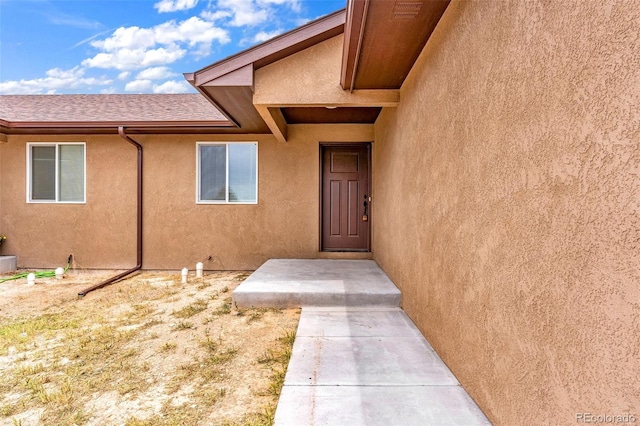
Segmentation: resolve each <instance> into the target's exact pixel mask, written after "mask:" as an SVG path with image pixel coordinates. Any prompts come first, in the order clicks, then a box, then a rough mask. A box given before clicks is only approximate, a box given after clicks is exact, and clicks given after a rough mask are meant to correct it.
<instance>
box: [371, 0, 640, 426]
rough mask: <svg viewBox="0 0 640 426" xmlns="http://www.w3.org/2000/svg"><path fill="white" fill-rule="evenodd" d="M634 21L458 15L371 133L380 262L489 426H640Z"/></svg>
mask: <svg viewBox="0 0 640 426" xmlns="http://www.w3.org/2000/svg"><path fill="white" fill-rule="evenodd" d="M639 123H640V7H638V2H637V1H622V2H613V1H605V2H573V1H569V2H559V1H546V2H541V1H510V2H509V1H474V2H457V1H454V2H452V4H451V5H450V6H449V8H448V10H447V11H446V13H445V15H444V17H443V20H442V21H441V23H440V24H439V26H438V28H437V29H436V32H435V34H434V36H433V38H432V39H431V40H430V41H429V43H428V44H427V46H426V47H425V49H424V51H423V52H422V55H421V57H420V59H419V61H418V62H417V64H416V66H415V67H414V69H413V70H412V72H411V74H410V76H409V78H408V80H407V81H406V82H405V84H404V86H403V88H402V91H401V105H400V106H399V107H398V108H397V109H385V110H384V111H383V113H382V114H381V116H380V118H379V119H378V121H377V122H376V125H375V136H376V143H375V145H374V169H375V171H376V174H375V175H374V187H375V188H376V197H375V200H374V203H373V208H374V214H375V218H376V220H375V222H374V230H375V237H376V238H375V239H374V253H375V259H376V260H377V262H378V263H379V264H380V265H381V266H382V267H383V268H384V270H385V271H386V272H387V273H388V274H389V275H390V277H391V278H392V280H393V281H394V282H395V283H396V284H397V285H398V286H399V287H400V288H401V290H402V292H403V301H404V302H403V303H404V308H405V310H406V311H407V312H408V314H409V315H410V316H411V318H412V319H413V320H414V321H415V322H416V323H417V325H418V326H419V328H420V329H421V330H422V331H423V333H424V334H425V335H426V336H427V338H428V339H429V341H430V342H431V343H432V344H433V346H434V347H435V349H436V350H437V351H438V353H439V354H440V356H442V358H443V359H444V361H445V362H446V363H447V364H448V365H449V367H451V368H452V370H453V372H454V373H455V374H456V376H457V377H458V379H459V380H460V381H461V382H462V384H463V385H464V386H465V387H466V388H467V389H468V390H469V392H470V393H471V395H472V396H473V398H474V399H475V400H476V401H477V402H478V403H479V404H480V406H481V407H482V409H483V410H484V411H485V413H486V414H487V415H488V416H489V418H490V419H491V420H492V421H493V422H495V424H503V425H515V424H575V423H576V415H577V414H578V413H592V414H594V415H604V414H608V415H618V414H620V415H623V414H625V413H631V414H635V419H636V422H640V393H639V392H638V383H640V352H639V351H640V304H639V301H640V289H639V285H638V284H639V283H640V124H639Z"/></svg>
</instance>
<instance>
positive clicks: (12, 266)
mask: <svg viewBox="0 0 640 426" xmlns="http://www.w3.org/2000/svg"><path fill="white" fill-rule="evenodd" d="M17 265H18V261H17V258H16V256H0V274H4V273H5V272H12V271H15V270H16V269H17V268H18V266H17Z"/></svg>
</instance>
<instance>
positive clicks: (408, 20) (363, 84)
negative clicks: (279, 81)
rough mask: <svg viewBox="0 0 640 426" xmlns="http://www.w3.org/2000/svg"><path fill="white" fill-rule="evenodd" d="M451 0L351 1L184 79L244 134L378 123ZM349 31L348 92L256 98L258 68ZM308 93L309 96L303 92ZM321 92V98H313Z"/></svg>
mask: <svg viewBox="0 0 640 426" xmlns="http://www.w3.org/2000/svg"><path fill="white" fill-rule="evenodd" d="M449 2H450V0H395V1H390V0H348V5H347V9H346V10H340V11H338V12H335V13H333V14H331V15H328V16H325V17H323V18H320V19H318V20H316V21H313V22H310V23H308V24H306V25H304V26H302V27H300V28H297V29H295V30H293V31H291V32H288V33H285V34H282V35H280V36H278V37H276V38H274V39H271V40H269V41H267V42H265V43H262V44H260V45H257V46H255V47H252V48H250V49H248V50H245V51H244V52H240V53H238V54H236V55H233V56H231V57H229V58H227V59H224V60H222V61H220V62H217V63H215V64H212V65H210V66H208V67H206V68H203V69H201V70H199V71H196V72H194V73H188V74H185V78H186V79H187V81H189V82H190V83H191V84H192V85H193V86H194V87H195V88H196V89H197V90H198V91H199V92H200V93H202V94H203V95H204V96H205V97H206V98H207V99H208V100H209V101H210V102H212V103H213V104H214V105H215V106H216V107H217V108H218V109H219V110H220V111H221V112H222V114H223V115H224V116H225V117H227V119H228V120H229V121H230V122H232V123H234V125H235V126H236V127H237V128H238V129H239V130H241V131H242V132H243V133H273V134H274V135H275V136H276V138H277V139H278V140H281V141H286V139H287V126H288V125H289V124H302V123H304V124H324V123H342V124H361V123H368V124H372V123H374V122H375V120H376V119H377V116H378V114H379V112H380V110H381V108H383V107H394V106H396V105H397V104H398V102H399V89H400V87H401V86H402V83H403V82H404V80H405V78H406V77H407V75H408V73H409V71H410V70H411V68H412V67H413V64H414V63H415V61H416V59H417V58H418V56H419V55H420V52H422V50H423V48H424V46H425V44H426V43H427V40H428V39H429V37H430V36H431V33H432V32H433V30H434V29H435V27H436V25H437V23H438V21H439V20H440V18H441V16H442V14H443V13H444V11H445V9H446V8H447V6H448V5H449ZM342 33H344V43H343V53H342V65H341V75H340V76H336V83H337V82H338V80H339V82H340V85H341V87H342V89H343V90H345V91H346V92H348V94H349V95H348V96H345V97H344V99H342V98H341V99H340V102H335V103H332V100H327V99H316V98H317V96H315V95H314V94H313V93H310V94H308V96H306V98H305V99H304V100H301V99H295V100H292V101H291V102H288V101H287V100H286V99H284V98H286V94H285V95H283V96H284V97H283V99H280V102H279V103H277V104H276V103H270V102H271V101H269V100H265V99H259V98H257V97H256V96H255V95H254V93H255V90H254V88H255V81H254V76H255V71H256V70H257V69H259V68H261V67H264V66H266V65H269V64H272V63H274V62H276V61H278V60H280V59H284V58H286V57H287V56H290V55H292V54H294V53H297V52H300V51H301V50H303V49H307V48H309V47H311V46H313V45H315V44H317V43H320V42H323V41H325V40H328V39H330V38H332V37H335V36H336V35H339V34H342ZM305 95H306V94H305ZM314 96H315V97H314Z"/></svg>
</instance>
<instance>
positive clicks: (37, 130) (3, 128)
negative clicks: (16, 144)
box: [0, 119, 236, 135]
mask: <svg viewBox="0 0 640 426" xmlns="http://www.w3.org/2000/svg"><path fill="white" fill-rule="evenodd" d="M118 127H125V128H126V129H127V131H129V132H131V133H138V134H139V133H173V134H192V133H226V131H227V130H229V129H235V128H236V126H235V125H234V124H233V123H230V122H228V121H215V122H212V121H145V122H142V121H124V122H110V121H104V122H96V121H91V122H80V121H64V122H49V121H47V122H43V121H37V122H8V121H6V120H1V119H0V134H5V135H29V134H117V133H118Z"/></svg>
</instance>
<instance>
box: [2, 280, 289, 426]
mask: <svg viewBox="0 0 640 426" xmlns="http://www.w3.org/2000/svg"><path fill="white" fill-rule="evenodd" d="M109 276H110V274H109V273H106V272H101V273H97V272H88V271H84V272H71V271H70V272H69V273H68V275H67V276H66V277H65V278H64V279H63V280H56V279H55V278H46V279H40V280H38V281H37V282H36V284H35V285H32V286H28V285H27V283H26V279H21V280H18V281H8V282H5V283H2V284H0V425H12V426H15V425H23V426H27V425H96V426H98V425H100V426H103V425H127V426H138V425H154V426H155V425H269V424H271V423H272V422H273V415H274V412H275V407H276V404H277V398H278V396H279V393H280V390H281V388H282V383H283V381H284V373H285V370H286V366H287V363H288V360H289V357H290V355H291V347H292V345H293V340H294V338H295V330H296V327H297V323H298V319H299V316H300V311H299V310H275V309H247V310H238V309H236V308H235V307H233V306H232V303H231V292H232V291H233V289H234V288H236V287H237V286H238V285H239V284H240V283H241V282H242V281H243V280H244V279H245V278H246V277H247V276H248V273H245V272H215V273H206V272H205V276H204V278H203V279H196V278H195V277H194V276H190V277H189V282H188V283H187V284H181V283H180V279H181V277H180V275H179V272H176V273H169V272H142V273H140V274H138V275H136V276H133V277H132V278H129V279H126V280H124V281H121V282H119V283H116V284H113V285H111V286H108V287H105V288H103V289H101V290H97V291H94V292H92V293H89V294H88V295H86V296H85V297H84V298H78V296H77V293H78V292H79V291H81V290H83V289H85V288H86V287H88V286H90V285H93V284H96V283H98V282H100V281H102V280H103V279H105V278H107V277H109ZM5 277H6V276H5ZM0 278H2V276H0Z"/></svg>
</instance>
